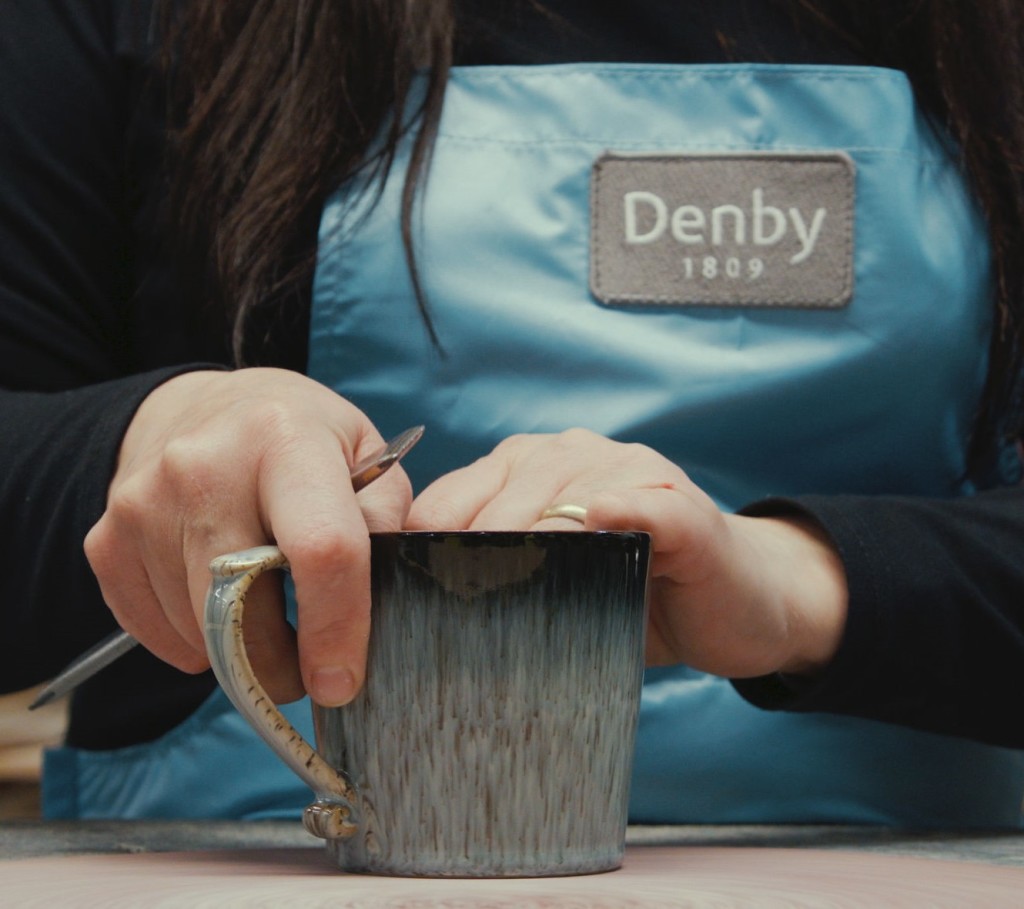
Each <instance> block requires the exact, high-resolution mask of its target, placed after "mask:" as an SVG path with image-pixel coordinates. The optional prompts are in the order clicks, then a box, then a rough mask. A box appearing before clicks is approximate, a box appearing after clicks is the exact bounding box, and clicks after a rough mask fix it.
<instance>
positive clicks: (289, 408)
mask: <svg viewBox="0 0 1024 909" xmlns="http://www.w3.org/2000/svg"><path fill="white" fill-rule="evenodd" d="M383 444H384V440H383V438H382V437H381V435H380V434H379V433H378V432H377V430H376V429H375V427H374V426H373V424H372V423H371V422H370V421H369V419H368V418H367V417H366V416H365V415H364V414H363V413H362V412H361V411H360V410H359V409H358V408H356V407H355V406H353V405H352V404H350V403H349V402H347V401H346V400H345V399H343V398H341V397H339V396H338V395H337V394H335V393H334V392H333V391H331V390H330V389H328V388H326V387H324V386H322V385H320V384H318V383H316V382H314V381H313V380H311V379H309V378H307V377H305V376H302V375H300V374H298V373H294V372H290V371H286V370H281V369H263V368H252V369H241V370H237V371H235V372H219V371H196V372H190V373H185V374H182V375H179V376H177V377H175V378H173V379H170V380H169V381H167V382H165V383H164V384H162V385H160V386H158V387H157V388H156V389H154V390H153V392H151V393H150V395H149V396H148V397H147V398H146V399H145V401H143V403H142V405H141V406H140V407H139V409H138V411H137V412H136V414H135V416H134V418H133V420H132V422H131V424H130V426H129V428H128V431H127V433H126V434H125V437H124V440H123V442H122V445H121V449H120V453H119V457H118V463H117V467H116V470H115V473H114V476H113V479H112V481H111V483H110V489H109V494H108V498H107V508H106V511H105V512H104V514H103V516H102V517H101V518H100V520H99V521H98V522H97V523H96V525H95V526H94V527H93V528H92V530H91V531H90V532H89V534H88V536H87V537H86V540H85V552H86V556H87V558H88V560H89V563H90V565H91V566H92V569H93V571H94V572H95V574H96V577H97V579H98V580H99V584H100V588H101V590H102V592H103V596H104V598H105V600H106V602H107V604H108V606H109V607H110V609H111V610H112V611H113V613H114V616H115V617H116V619H117V621H118V623H119V624H120V625H121V627H122V628H123V629H124V630H125V631H127V632H128V633H129V634H131V635H133V636H134V637H135V638H137V639H138V640H139V641H140V642H141V643H142V644H143V645H144V646H145V647H146V648H147V649H149V650H150V651H152V652H153V653H154V654H156V655H157V656H158V657H160V658H161V659H163V660H165V661H166V662H168V663H170V664H172V665H174V666H176V667H178V668H179V669H182V670H184V671H186V672H199V671H202V670H203V669H205V668H207V667H208V666H209V660H208V659H207V657H206V648H205V646H204V643H203V635H202V630H201V629H202V616H203V606H204V601H205V597H206V590H207V587H208V586H209V582H210V572H209V564H210V561H211V560H212V559H213V558H214V557H215V556H218V555H223V554H224V553H229V552H234V551H237V550H242V549H247V548H249V547H252V546H258V545H261V544H265V543H276V544H277V545H278V546H279V547H280V548H281V550H282V551H283V552H284V554H285V556H286V557H287V558H288V561H289V563H290V565H291V573H292V577H293V579H294V582H295V591H296V598H297V600H298V603H299V624H298V654H299V659H298V663H296V660H295V648H294V642H293V638H294V635H293V633H292V632H291V629H290V627H289V626H288V625H287V623H286V622H285V619H284V607H283V603H282V602H281V594H280V589H279V585H274V584H272V583H268V582H265V581H264V580H262V579H261V581H259V582H257V584H255V585H254V587H253V589H252V591H251V592H250V595H249V597H248V598H247V601H246V648H247V651H248V653H249V657H250V660H251V662H252V664H253V668H254V670H255V672H256V674H257V676H258V677H259V678H260V680H261V682H262V683H263V684H264V687H266V689H267V691H268V693H269V694H270V695H271V697H273V698H274V699H275V700H278V701H285V700H289V699H294V698H296V697H299V696H301V694H302V692H303V690H305V691H306V692H308V693H309V694H310V695H311V696H312V697H313V699H314V700H316V701H317V702H318V703H321V704H324V705H327V706H332V705H338V704H342V703H345V702H347V701H348V700H350V699H351V698H352V697H353V696H354V695H355V693H356V692H357V690H358V688H359V686H360V685H361V683H362V679H363V676H364V672H365V665H366V646H367V642H368V639H369V627H370V586H369V532H370V531H371V530H375V531H376V530H398V529H400V528H401V526H402V524H403V521H404V519H405V516H406V514H407V512H408V510H409V503H410V499H411V489H410V484H409V481H408V479H407V477H406V476H405V473H404V472H403V471H402V470H401V468H399V467H395V468H393V469H391V470H390V471H388V473H387V474H385V476H383V477H382V478H381V479H380V480H378V481H377V482H376V483H374V484H373V485H372V486H370V487H368V488H367V489H366V490H365V491H364V492H362V493H360V495H359V499H358V500H357V499H356V496H355V493H354V492H353V489H352V482H351V478H350V470H351V467H352V465H353V464H355V463H356V462H358V461H359V460H361V459H362V458H365V457H367V456H369V455H372V454H373V453H374V452H375V451H377V450H379V449H380V448H381V447H382V446H383Z"/></svg>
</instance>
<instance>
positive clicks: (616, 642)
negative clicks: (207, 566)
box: [206, 531, 650, 877]
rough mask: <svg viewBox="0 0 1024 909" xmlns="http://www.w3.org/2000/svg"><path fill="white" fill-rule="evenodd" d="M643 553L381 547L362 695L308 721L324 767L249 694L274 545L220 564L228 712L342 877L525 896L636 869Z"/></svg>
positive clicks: (531, 544) (427, 544) (625, 540)
mask: <svg viewBox="0 0 1024 909" xmlns="http://www.w3.org/2000/svg"><path fill="white" fill-rule="evenodd" d="M649 542H650V541H649V538H648V537H647V535H646V534H642V533H603V532H584V531H576V532H573V531H566V532H551V533H528V532H473V531H463V532H452V533H431V532H400V533H383V534H374V535H373V536H372V538H371V574H372V622H371V632H370V643H369V656H368V664H367V675H366V683H365V685H364V687H363V689H362V690H361V692H360V694H359V695H358V696H357V697H356V699H355V700H354V701H353V702H351V703H350V704H348V705H346V706H344V707H339V708H322V707H318V706H315V705H314V707H313V713H314V726H315V730H316V740H317V745H316V747H315V748H314V747H313V746H312V745H310V744H309V743H308V742H306V741H305V740H304V739H303V738H302V736H301V735H300V734H299V733H298V732H296V731H295V729H294V728H293V727H292V726H291V725H290V724H289V723H288V722H287V720H285V718H284V717H283V716H282V715H281V713H280V712H279V711H278V709H277V708H276V707H275V706H274V705H273V703H272V702H271V701H270V700H269V698H268V697H267V695H266V694H265V692H264V691H263V689H262V687H261V686H260V684H259V682H258V681H257V680H256V679H255V677H254V676H253V673H252V669H251V667H250V665H249V661H248V659H247V657H246V654H245V648H244V644H243V636H242V614H243V608H244V602H245V594H246V591H247V590H248V588H249V586H250V585H251V584H252V582H253V581H254V580H255V579H256V577H258V576H259V575H260V574H261V573H262V572H264V571H266V570H267V569H270V568H287V563H286V560H285V558H284V556H283V555H282V554H281V552H280V550H279V549H277V548H276V547H273V546H263V547H258V548H256V549H251V550H247V551H245V552H241V553H235V554H233V555H227V556H222V557H221V558H218V559H216V560H215V561H214V562H213V564H212V565H211V569H212V571H213V574H214V582H213V584H212V586H211V588H210V594H209V597H208V600H207V604H206V644H207V649H208V651H209V654H210V660H211V662H212V664H213V669H214V672H215V673H216V675H217V678H218V680H219V681H220V684H221V686H222V687H223V688H224V690H225V692H226V693H227V695H228V697H229V698H230V699H231V700H232V701H233V702H234V703H235V705H236V706H237V707H238V709H239V710H240V711H241V712H242V714H243V715H244V716H245V717H246V718H247V719H248V720H249V722H250V723H251V724H252V725H253V726H254V727H255V729H256V730H257V731H258V732H259V733H260V735H261V736H262V737H263V738H264V740H265V741H266V742H267V743H268V744H269V745H270V746H271V748H273V749H274V751H275V752H276V753H277V755H278V756H279V757H280V758H282V759H283V760H284V761H285V763H286V764H288V766H289V767H291V768H292V770H294V771H295V773H297V774H298V775H299V777H301V778H302V779H303V780H304V781H305V782H306V783H307V784H308V785H309V786H310V787H311V788H312V789H313V791H314V793H315V796H316V798H315V801H314V802H313V803H312V804H311V805H310V806H309V807H308V808H307V809H306V811H305V814H304V817H303V820H304V823H305V826H306V828H307V829H308V830H309V831H310V832H311V833H314V834H316V835H317V836H320V837H323V838H324V839H326V840H327V841H328V850H329V851H330V852H332V853H333V855H334V857H335V860H336V862H337V864H338V866H339V867H340V868H342V869H345V870H349V871H361V872H370V873H379V874H393V875H426V876H452V877H522V876H539V875H563V874H585V873H591V872H597V871H608V870H611V869H614V868H617V867H619V865H621V863H622V857H623V851H624V843H625V832H626V819H627V802H628V796H629V780H630V773H631V768H632V757H633V746H634V740H635V735H636V724H637V717H638V713H639V703H640V688H641V683H642V677H643V658H644V632H645V626H646V613H647V579H648V563H649V555H650V547H649Z"/></svg>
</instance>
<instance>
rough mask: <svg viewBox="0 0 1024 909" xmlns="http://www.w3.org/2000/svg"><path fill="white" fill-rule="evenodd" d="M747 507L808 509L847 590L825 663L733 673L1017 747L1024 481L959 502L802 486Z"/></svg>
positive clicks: (852, 711) (769, 699)
mask: <svg viewBox="0 0 1024 909" xmlns="http://www.w3.org/2000/svg"><path fill="white" fill-rule="evenodd" d="M744 513H745V514H751V515H769V514H772V515H785V514H787V513H788V514H802V515H804V516H805V517H811V518H813V519H815V520H816V521H817V522H818V523H819V524H820V525H821V526H822V527H823V528H824V529H825V531H826V532H827V533H828V534H829V535H830V537H831V539H832V541H833V542H834V543H835V545H836V547H837V549H838V551H839V553H840V556H841V558H842V560H843V564H844V566H845V569H846V575H847V581H848V585H849V593H850V600H849V614H848V618H847V625H846V630H845V633H844V636H843V639H842V642H841V644H840V647H839V650H838V652H837V654H836V656H835V659H834V660H833V661H832V663H831V664H830V665H829V666H828V667H827V668H826V669H825V670H824V671H822V672H821V673H820V674H818V675H816V676H814V677H813V678H810V677H792V676H779V675H774V676H766V677H762V678H757V679H737V680H734V681H733V685H734V686H735V687H736V689H737V691H738V692H739V693H740V694H741V695H742V696H743V697H744V698H746V699H747V700H748V701H750V702H751V703H753V704H755V705H757V706H759V707H762V708H765V709H769V710H792V711H826V712H832V713H841V714H849V715H853V716H859V717H865V718H868V719H875V720H882V721H887V722H893V723H900V724H902V725H906V726H911V727H914V728H918V729H923V730H927V731H931V732H940V733H947V734H951V735H959V736H966V737H970V738H974V739H978V740H980V741H985V742H989V743H992V744H997V745H1005V746H1010V747H1016V748H1022V747H1024V596H1022V593H1024V558H1022V557H1021V553H1022V550H1021V541H1022V540H1024V489H1021V488H1020V487H1012V488H1005V489H997V490H991V491H987V492H982V493H979V494H977V495H974V496H968V497H964V498H962V499H953V500H933V499H920V498H912V497H907V498H900V497H879V498H875V497H860V496H836V497H816V496H807V497H802V498H796V499H792V500H782V499H774V500H769V501H765V502H761V503H757V504H756V505H753V506H751V507H749V508H747V509H744Z"/></svg>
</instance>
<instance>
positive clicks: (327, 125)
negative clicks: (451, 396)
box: [165, 0, 1024, 464]
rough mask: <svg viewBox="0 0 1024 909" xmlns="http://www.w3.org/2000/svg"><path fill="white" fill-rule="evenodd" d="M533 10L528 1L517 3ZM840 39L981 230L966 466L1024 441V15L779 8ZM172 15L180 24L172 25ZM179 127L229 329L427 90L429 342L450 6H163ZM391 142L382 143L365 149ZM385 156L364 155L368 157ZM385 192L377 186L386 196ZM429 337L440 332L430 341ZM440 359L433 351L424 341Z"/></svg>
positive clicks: (184, 220)
mask: <svg viewBox="0 0 1024 909" xmlns="http://www.w3.org/2000/svg"><path fill="white" fill-rule="evenodd" d="M526 2H530V3H533V4H534V5H535V6H536V5H539V4H538V2H537V0H526ZM778 2H780V3H784V4H785V5H786V6H787V7H788V8H789V9H790V10H791V12H792V13H793V14H794V15H795V16H797V17H798V20H799V21H803V22H806V23H812V24H814V26H815V27H819V28H820V27H825V28H829V29H832V30H833V31H835V32H836V33H837V34H840V35H841V37H842V38H843V40H845V41H846V42H848V43H849V45H850V46H851V47H853V48H854V49H855V50H856V51H857V53H858V54H859V55H860V56H861V57H862V58H863V59H864V60H865V62H869V63H876V64H878V65H882V66H890V67H895V68H898V69H902V70H904V71H905V72H906V73H907V74H908V76H909V78H910V80H911V82H912V84H913V86H914V89H915V92H916V94H917V96H918V98H919V100H920V102H921V104H922V106H923V108H924V109H925V110H926V111H928V112H929V114H930V115H931V116H932V117H933V118H934V119H935V120H936V122H937V123H938V124H939V125H940V126H941V127H942V128H944V129H945V130H947V131H948V133H949V134H950V135H951V136H952V138H953V139H954V141H955V143H956V145H957V147H958V148H959V150H960V154H961V156H962V163H963V167H964V170H965V172H966V174H967V176H968V178H969V180H970V181H971V184H972V186H973V189H974V191H975V193H976V195H977V197H978V200H979V202H980V205H981V207H982V209H983V211H984V213H985V216H986V218H987V222H988V226H989V230H990V234H991V241H992V252H993V266H994V274H995V279H996V322H995V330H994V332H993V336H992V347H991V359H990V367H989V376H988V382H987V385H986V388H985V392H984V395H983V398H982V403H981V408H980V412H979V413H978V418H977V422H976V430H975V435H974V442H975V444H974V446H973V451H972V461H973V462H974V463H975V464H977V463H978V462H980V461H982V460H984V458H985V456H986V452H988V453H991V450H992V448H991V447H992V442H993V440H994V439H995V438H996V437H997V434H1002V433H1011V434H1013V435H1014V436H1016V434H1017V433H1018V432H1019V430H1020V428H1021V427H1020V425H1018V424H1017V423H1016V419H1014V420H1013V421H1012V422H1010V421H1008V418H1010V417H1011V416H1014V417H1015V414H1016V411H1017V410H1019V409H1020V408H1019V407H1018V406H1017V405H1018V404H1019V402H1018V401H1016V400H1015V394H1016V392H1017V391H1018V389H1017V384H1018V383H1017V377H1018V374H1019V372H1020V367H1021V360H1022V358H1021V351H1022V342H1024V179H1022V169H1024V64H1022V61H1024V5H1022V4H1021V3H1020V0H978V2H974V3H966V2H963V0H902V2H896V0H827V2H826V0H778ZM175 10H176V11H177V12H176V13H175V12H174V11H175ZM165 25H170V26H173V28H174V29H177V31H175V32H173V33H174V34H175V35H176V38H175V40H174V42H173V48H174V53H173V56H172V57H170V58H169V59H171V60H172V61H173V73H174V74H175V75H176V78H172V80H171V84H172V85H173V86H174V87H175V88H174V91H173V95H172V101H173V104H174V105H175V110H176V114H177V116H178V120H177V122H178V123H179V124H180V128H179V129H178V130H177V132H176V144H175V149H174V151H175V153H176V154H175V162H176V163H175V166H176V173H177V174H178V176H179V179H178V181H177V183H176V191H175V192H174V194H173V201H174V211H175V217H176V218H177V219H178V221H177V224H178V226H179V227H180V228H181V231H182V234H183V236H184V237H186V238H187V239H188V241H189V242H190V243H191V244H193V245H194V246H195V247H197V248H202V249H208V250H209V254H208V256H207V267H208V274H207V275H206V276H205V277H206V282H205V284H206V286H207V287H210V288H212V289H213V292H214V294H215V295H216V301H217V302H218V304H219V305H221V306H222V307H223V308H224V310H225V312H226V313H227V315H228V317H229V319H230V320H231V321H232V324H233V325H234V333H233V346H234V352H235V357H236V359H237V360H238V362H240V363H242V362H246V360H247V358H248V351H247V348H246V332H245V326H246V324H247V321H248V320H249V319H250V318H251V317H252V316H253V314H254V313H255V312H256V311H257V310H258V309H259V308H260V307H261V306H265V305H266V301H268V300H271V301H277V305H280V302H281V300H282V299H284V298H286V297H287V291H288V289H289V288H290V287H293V286H294V285H295V283H296V282H297V281H300V280H302V279H303V278H304V277H305V276H307V275H308V272H309V269H310V268H311V267H312V261H311V260H310V259H308V258H306V257H303V256H300V255H298V253H297V249H298V245H297V243H298V233H299V230H300V225H301V223H302V219H303V217H308V212H309V211H310V208H311V206H312V207H314V208H315V207H316V206H317V203H322V202H323V201H324V200H325V199H326V197H327V196H328V195H329V194H330V193H331V192H332V191H333V190H334V189H336V188H337V186H338V185H339V184H340V183H341V182H342V181H343V180H344V179H345V178H347V177H350V176H352V175H354V174H356V173H361V172H362V173H368V174H370V175H371V176H373V177H375V178H378V179H382V178H383V176H384V175H385V174H386V173H387V172H388V170H389V169H390V167H391V165H392V161H393V157H394V153H395V146H396V143H397V141H398V140H399V138H401V136H402V134H403V132H404V131H405V130H406V129H408V128H410V125H409V121H408V120H402V119H401V118H400V117H398V116H396V115H395V114H394V113H393V112H394V111H400V110H403V109H405V107H406V105H407V104H408V103H409V101H410V97H411V91H412V86H413V81H414V76H415V74H416V72H417V71H419V70H423V71H424V72H426V73H427V74H428V76H427V79H428V82H427V91H426V94H425V96H424V97H423V98H422V101H421V102H420V104H419V107H418V109H417V113H418V117H417V120H416V125H415V128H416V130H417V134H416V138H415V145H414V151H413V155H412V162H411V168H410V170H409V174H408V176H407V178H406V182H405V191H404V194H403V212H402V227H403V239H404V241H405V246H406V257H407V260H408V263H409V266H410V273H411V274H412V276H413V281H414V289H415V290H416V292H417V298H418V300H419V303H420V306H421V310H422V312H423V314H424V317H425V319H426V324H427V326H428V328H430V320H429V314H428V312H427V309H426V306H425V302H424V300H423V295H422V293H421V292H420V287H419V283H418V278H417V272H416V269H415V261H414V256H413V250H412V244H411V241H410V227H409V225H410V213H411V210H412V206H413V202H414V199H415V195H416V191H417V187H418V186H419V183H420V178H421V177H422V175H423V174H424V172H425V169H426V166H427V163H428V161H429V155H430V147H431V144H432V141H433V138H434V136H435V134H436V130H437V124H438V120H439V117H440V112H441V105H442V99H443V93H444V86H445V82H446V79H447V75H448V71H449V68H450V66H451V61H452V47H453V41H454V11H453V3H452V0H432V2H425V0H424V2H416V3H414V2H409V0H287V2H280V0H193V2H189V3H185V4H181V3H176V4H173V5H172V8H171V13H170V18H169V19H168V21H167V23H165ZM381 136H384V137H385V141H384V142H383V143H380V144H379V145H376V144H373V143H374V142H375V140H376V139H378V138H379V137H381ZM371 147H372V148H374V149H379V150H377V151H373V152H371V151H370V149H371ZM378 185H379V184H378ZM431 333H433V332H432V328H431ZM434 341H435V343H436V342H437V338H436V337H435V338H434Z"/></svg>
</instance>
